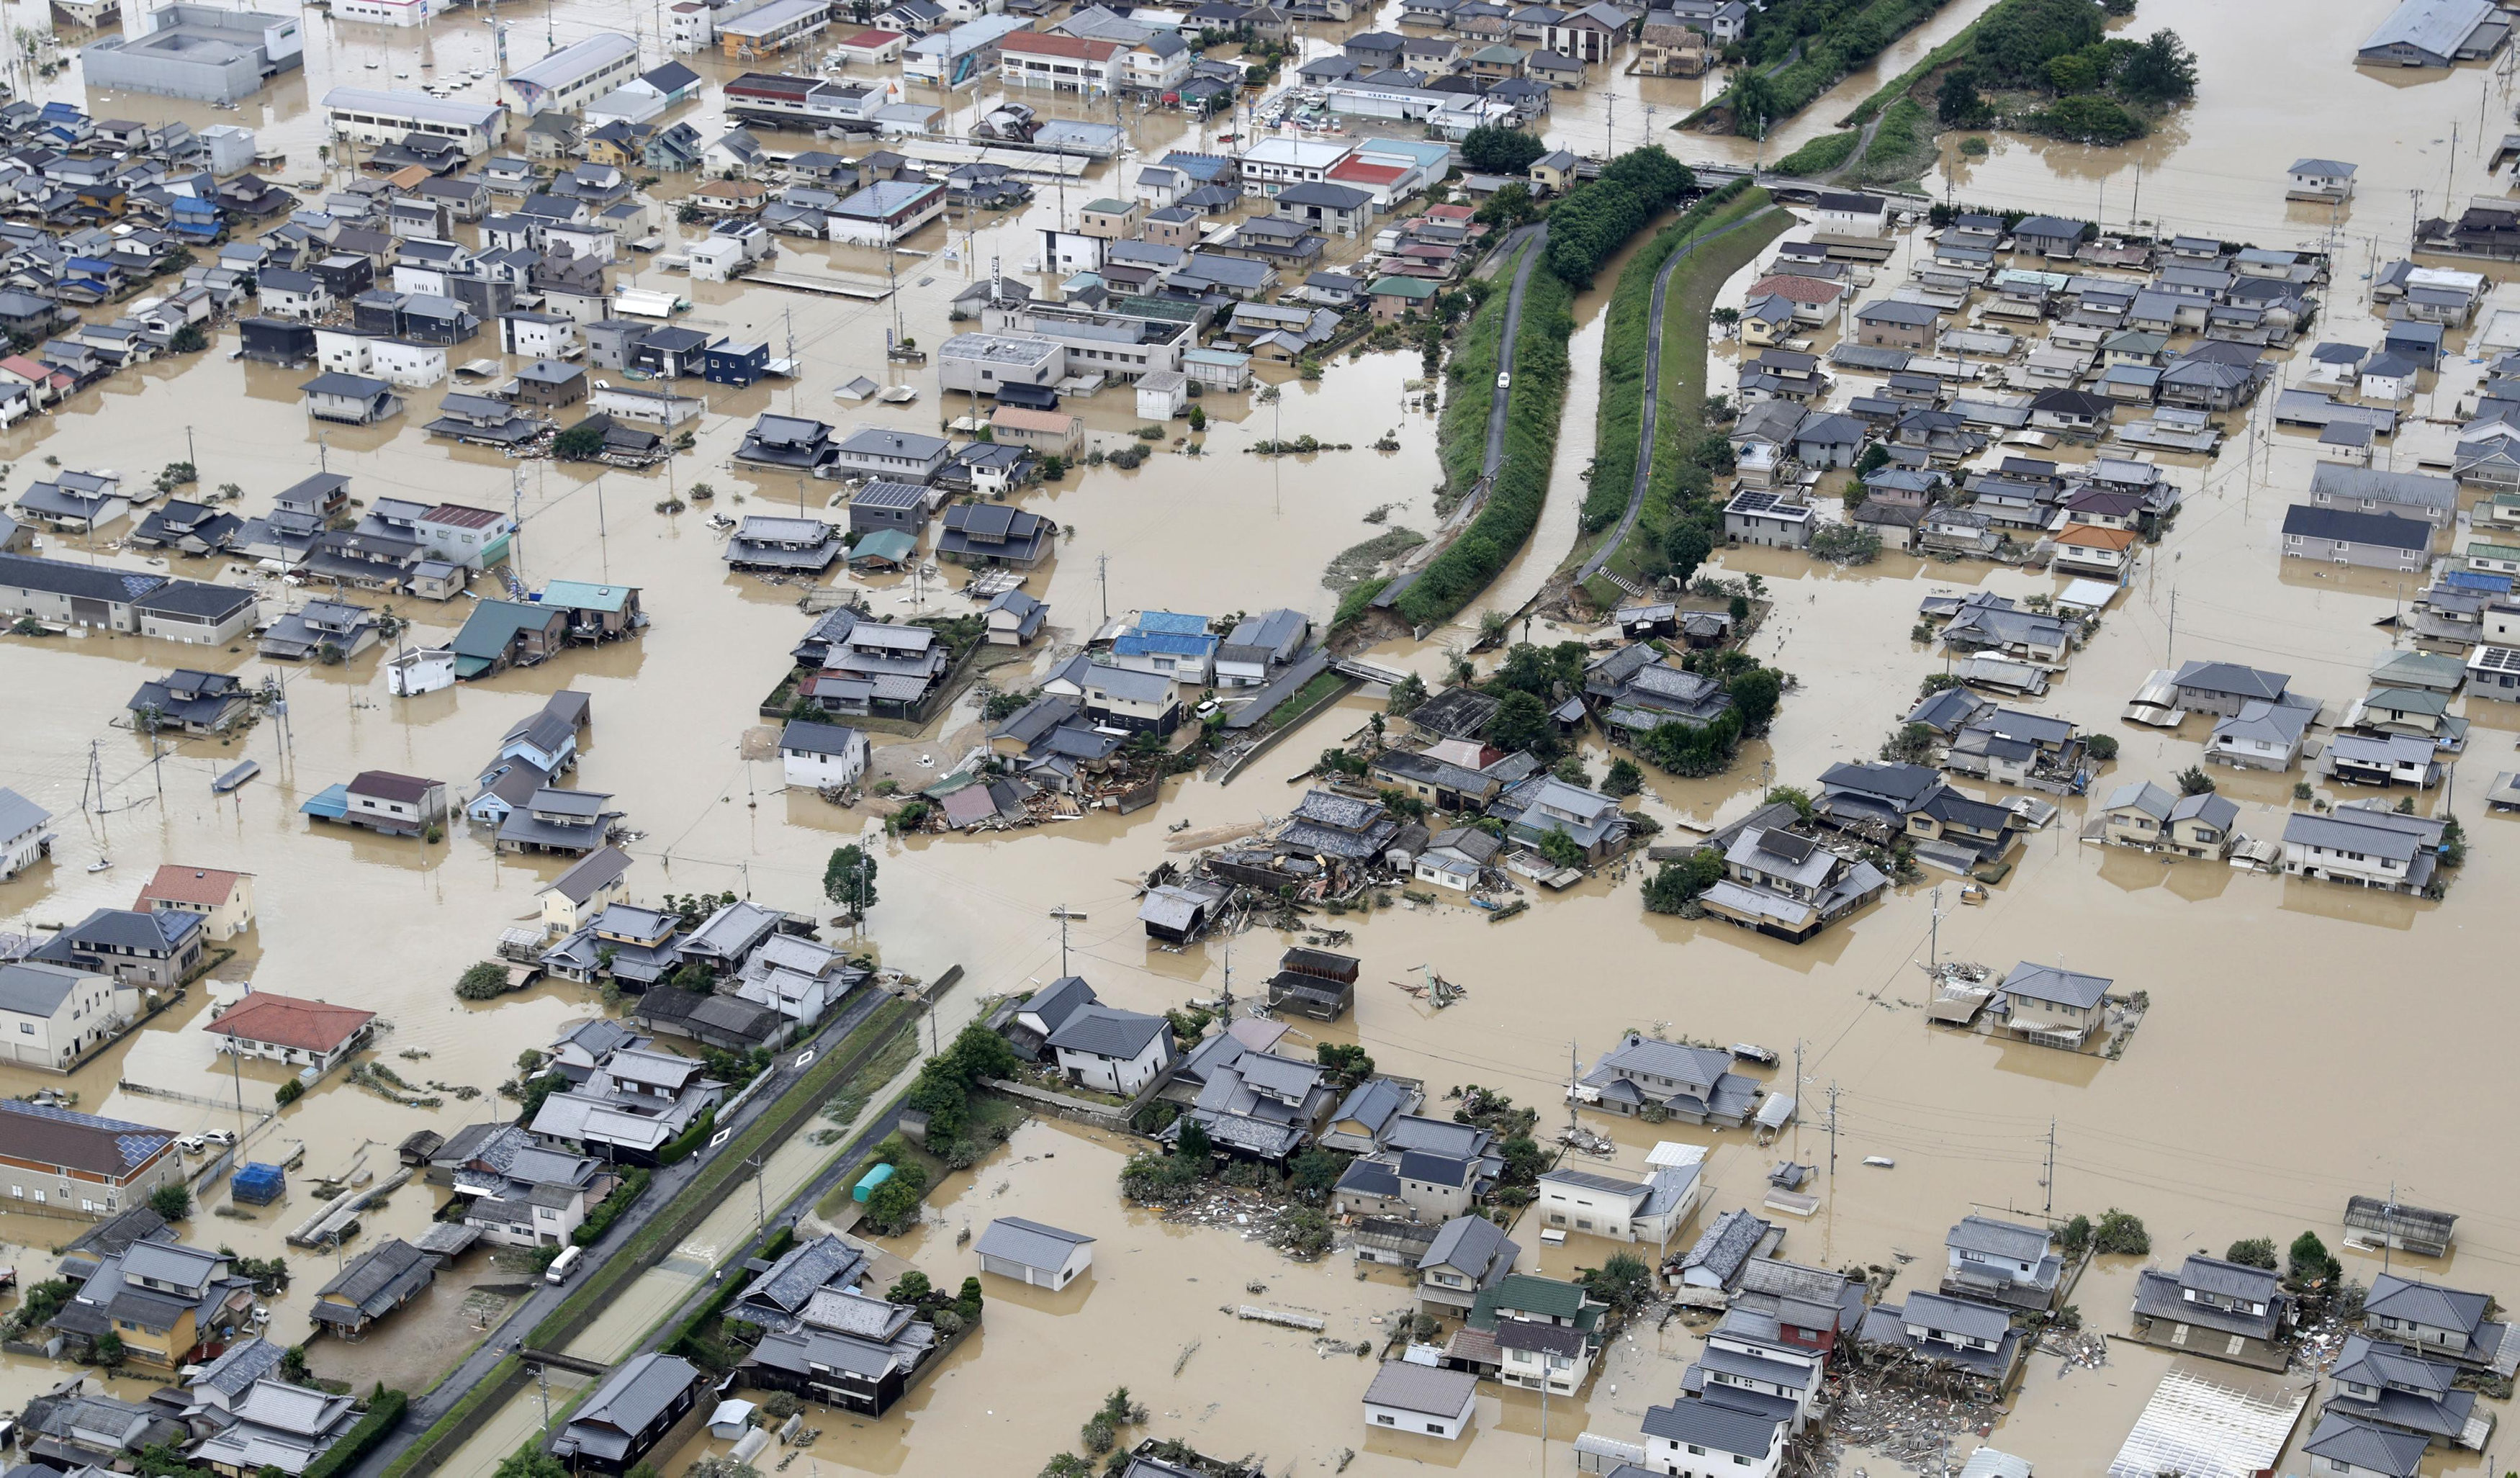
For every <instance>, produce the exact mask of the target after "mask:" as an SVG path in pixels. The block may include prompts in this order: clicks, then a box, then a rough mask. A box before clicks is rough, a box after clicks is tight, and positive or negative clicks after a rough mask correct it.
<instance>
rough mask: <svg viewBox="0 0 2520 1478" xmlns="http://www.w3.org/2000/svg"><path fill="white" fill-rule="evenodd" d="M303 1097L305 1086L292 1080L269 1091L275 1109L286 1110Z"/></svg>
mask: <svg viewBox="0 0 2520 1478" xmlns="http://www.w3.org/2000/svg"><path fill="white" fill-rule="evenodd" d="M305 1095H306V1085H305V1084H303V1083H300V1082H298V1081H297V1080H296V1079H295V1078H292V1079H290V1080H289V1081H288V1082H286V1083H283V1084H281V1085H280V1086H279V1087H278V1088H275V1089H273V1090H272V1091H271V1101H272V1105H273V1106H274V1107H277V1108H287V1107H288V1106H289V1105H290V1104H292V1103H294V1102H296V1101H297V1100H298V1099H299V1098H301V1097H305Z"/></svg>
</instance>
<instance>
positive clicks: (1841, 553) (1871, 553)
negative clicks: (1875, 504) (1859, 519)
mask: <svg viewBox="0 0 2520 1478" xmlns="http://www.w3.org/2000/svg"><path fill="white" fill-rule="evenodd" d="M1811 554H1812V558H1813V559H1815V560H1828V561H1829V562H1830V563H1831V564H1869V563H1871V562H1872V561H1873V560H1878V559H1880V558H1881V536H1880V535H1879V534H1876V533H1874V532H1873V531H1872V530H1870V529H1868V528H1867V527H1865V526H1864V525H1863V524H1861V523H1830V524H1825V525H1823V526H1822V527H1820V528H1818V529H1815V530H1813V532H1812V536H1811Z"/></svg>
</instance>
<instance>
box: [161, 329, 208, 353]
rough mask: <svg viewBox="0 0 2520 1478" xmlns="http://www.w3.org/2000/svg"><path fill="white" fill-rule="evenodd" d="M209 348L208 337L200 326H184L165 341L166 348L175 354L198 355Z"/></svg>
mask: <svg viewBox="0 0 2520 1478" xmlns="http://www.w3.org/2000/svg"><path fill="white" fill-rule="evenodd" d="M209 346H210V336H209V335H208V334H206V333H204V332H203V329H202V326H201V325H200V324H186V325H184V326H183V327H182V328H180V329H177V330H176V331H175V333H174V336H172V337H170V338H168V339H167V340H166V347H167V349H169V350H170V351H172V352H174V353H177V354H199V353H201V352H202V351H203V349H206V348H208V347H209Z"/></svg>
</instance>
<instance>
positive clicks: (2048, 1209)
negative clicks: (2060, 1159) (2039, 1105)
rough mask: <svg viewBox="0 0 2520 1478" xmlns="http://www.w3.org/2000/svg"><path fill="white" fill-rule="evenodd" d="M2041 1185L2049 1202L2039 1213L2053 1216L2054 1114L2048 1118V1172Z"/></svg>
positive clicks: (2054, 1166)
mask: <svg viewBox="0 0 2520 1478" xmlns="http://www.w3.org/2000/svg"><path fill="white" fill-rule="evenodd" d="M2039 1186H2040V1188H2041V1189H2043V1190H2045V1191H2047V1192H2048V1203H2047V1205H2045V1206H2043V1207H2042V1208H2040V1212H2039V1214H2040V1215H2041V1216H2045V1217H2052V1216H2054V1215H2055V1214H2056V1120H2055V1117H2054V1116H2053V1115H2050V1116H2049V1117H2048V1174H2047V1177H2046V1178H2045V1179H2043V1180H2042V1181H2040V1183H2039Z"/></svg>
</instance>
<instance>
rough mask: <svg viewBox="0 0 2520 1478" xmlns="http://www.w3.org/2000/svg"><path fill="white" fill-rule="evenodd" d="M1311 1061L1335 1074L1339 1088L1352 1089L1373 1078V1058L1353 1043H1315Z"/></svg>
mask: <svg viewBox="0 0 2520 1478" xmlns="http://www.w3.org/2000/svg"><path fill="white" fill-rule="evenodd" d="M1313 1060H1314V1061H1316V1062H1318V1063H1320V1064H1321V1065H1322V1066H1324V1067H1327V1068H1328V1069H1329V1070H1330V1071H1331V1072H1332V1073H1333V1074H1335V1075H1336V1077H1337V1079H1338V1086H1339V1087H1341V1088H1354V1087H1355V1086H1356V1085H1358V1084H1359V1083H1362V1082H1364V1081H1365V1080H1366V1079H1368V1078H1371V1077H1373V1057H1372V1056H1371V1055H1370V1054H1368V1053H1367V1052H1366V1050H1365V1049H1364V1048H1362V1047H1359V1046H1357V1045H1356V1044H1355V1043H1353V1042H1320V1043H1315V1044H1314V1046H1313Z"/></svg>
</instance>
